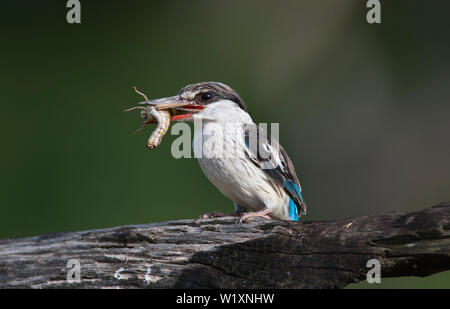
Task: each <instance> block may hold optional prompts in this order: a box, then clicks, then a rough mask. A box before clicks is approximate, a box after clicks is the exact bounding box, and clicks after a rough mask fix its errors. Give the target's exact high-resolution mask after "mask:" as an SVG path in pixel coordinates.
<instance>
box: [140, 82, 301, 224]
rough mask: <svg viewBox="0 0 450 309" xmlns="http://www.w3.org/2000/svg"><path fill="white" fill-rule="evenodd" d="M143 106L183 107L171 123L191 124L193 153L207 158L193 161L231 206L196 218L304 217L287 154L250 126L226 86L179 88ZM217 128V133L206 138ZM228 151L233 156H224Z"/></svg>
mask: <svg viewBox="0 0 450 309" xmlns="http://www.w3.org/2000/svg"><path fill="white" fill-rule="evenodd" d="M146 103H148V104H153V105H157V104H168V105H171V104H172V106H183V108H184V110H185V112H182V113H179V114H175V115H173V116H172V120H173V121H193V122H194V124H195V125H194V138H193V142H192V146H193V149H194V153H195V152H196V149H200V151H203V152H204V151H205V149H207V150H208V151H209V153H208V155H206V154H205V155H202V152H200V155H198V151H197V153H196V155H195V157H196V158H197V159H198V162H199V165H200V167H201V169H202V171H203V173H204V174H205V175H206V177H207V178H208V179H209V180H210V182H211V183H212V184H214V185H215V186H216V187H217V188H218V189H219V191H220V192H222V193H223V194H224V195H225V196H226V197H228V198H229V199H231V200H232V201H233V204H234V211H233V212H231V213H222V212H212V213H205V214H202V215H201V216H200V218H203V219H206V218H213V217H221V216H235V217H238V219H237V221H236V223H243V222H245V221H246V220H247V219H249V218H251V217H263V218H268V219H269V218H272V219H279V220H290V221H298V220H299V218H300V217H301V216H302V215H304V214H306V203H305V201H304V199H303V193H302V188H301V186H300V182H299V179H298V177H297V174H296V172H295V168H294V165H293V163H292V161H291V159H290V158H289V156H288V154H287V152H286V151H285V149H284V148H283V147H282V146H281V145H280V144H279V143H278V141H276V140H275V139H274V138H271V137H270V135H269V134H268V132H267V131H266V130H265V129H264V128H262V127H261V126H259V125H257V124H255V123H254V122H253V120H252V118H251V116H250V114H249V113H248V110H247V105H246V104H245V103H244V101H243V99H242V98H241V97H240V96H239V94H238V93H237V92H236V91H234V90H233V89H232V88H231V87H229V86H228V85H226V84H224V83H221V82H212V81H210V82H199V83H194V84H190V85H187V86H185V87H183V88H182V89H181V90H180V91H179V93H178V94H177V95H175V96H171V97H167V98H161V99H156V100H149V101H148V102H146ZM197 124H199V125H197ZM217 128H219V129H220V131H221V132H220V134H211V132H216V133H217V131H218V129H217ZM211 145H216V146H217V147H216V146H214V147H212V146H211ZM220 145H226V146H230V145H232V146H233V147H219V146H220ZM228 148H232V149H233V151H235V153H234V155H231V154H230V153H227V152H228ZM236 153H237V154H239V155H236Z"/></svg>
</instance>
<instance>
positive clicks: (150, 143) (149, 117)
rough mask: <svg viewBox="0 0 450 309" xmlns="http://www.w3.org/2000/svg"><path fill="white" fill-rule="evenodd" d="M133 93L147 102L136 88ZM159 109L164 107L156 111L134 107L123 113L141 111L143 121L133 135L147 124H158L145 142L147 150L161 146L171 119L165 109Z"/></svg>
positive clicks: (145, 97)
mask: <svg viewBox="0 0 450 309" xmlns="http://www.w3.org/2000/svg"><path fill="white" fill-rule="evenodd" d="M134 91H136V93H138V94H140V95H141V96H143V97H144V99H145V102H148V101H149V100H148V98H147V96H146V95H145V94H143V93H142V92H140V91H138V90H137V89H136V87H134ZM161 107H162V108H164V106H158V109H157V107H155V106H135V107H132V108H129V109H126V110H125V112H129V111H132V110H140V111H141V118H142V119H143V121H142V127H140V128H139V129H137V130H136V131H134V132H133V134H136V133H138V132H139V131H141V130H142V129H144V128H145V127H146V126H147V124H149V123H157V124H158V125H157V126H156V129H155V130H154V131H153V132H152V134H151V135H150V137H149V138H148V140H147V148H148V149H154V148H156V147H158V146H159V144H161V141H162V138H163V137H164V135H165V134H166V133H167V131H168V130H169V126H170V118H171V114H170V111H169V110H167V109H161Z"/></svg>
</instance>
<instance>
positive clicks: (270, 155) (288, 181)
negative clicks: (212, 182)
mask: <svg viewBox="0 0 450 309" xmlns="http://www.w3.org/2000/svg"><path fill="white" fill-rule="evenodd" d="M243 130H244V142H245V146H246V149H245V153H246V155H247V157H248V158H250V160H251V161H252V162H253V163H254V164H255V165H256V166H258V167H259V168H261V169H262V170H263V171H264V172H265V173H267V174H268V175H269V176H270V177H271V178H272V179H273V180H274V181H275V182H277V183H278V184H280V185H281V186H282V187H283V188H284V190H285V192H286V193H287V194H288V195H289V196H290V197H291V199H292V200H293V201H294V203H295V205H296V206H297V211H298V215H301V214H306V204H305V202H304V200H303V195H302V188H301V186H300V182H299V180H298V177H297V174H296V173H295V169H294V165H293V164H292V161H291V159H290V158H289V156H288V155H287V153H286V151H285V150H284V148H283V147H282V146H281V145H280V144H279V143H278V142H277V141H276V140H275V139H274V138H271V137H270V135H269V133H268V132H267V131H266V130H264V129H263V128H261V127H259V126H258V125H256V124H245V125H244V127H243Z"/></svg>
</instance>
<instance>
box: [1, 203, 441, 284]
mask: <svg viewBox="0 0 450 309" xmlns="http://www.w3.org/2000/svg"><path fill="white" fill-rule="evenodd" d="M449 218H450V203H448V202H447V203H442V204H440V205H437V206H434V207H432V208H429V209H426V210H423V211H419V212H412V213H408V214H401V213H390V214H382V215H377V216H363V217H357V218H351V219H339V220H331V221H302V222H299V223H296V222H287V221H274V220H266V219H254V220H250V222H249V223H244V224H242V225H239V226H235V224H234V222H235V218H230V217H227V218H217V219H207V220H181V221H171V222H164V223H153V224H145V225H136V226H124V227H116V228H111V229H103V230H93V231H84V232H68V233H56V234H46V235H41V236H37V237H30V238H24V239H9V240H1V241H0V288H117V287H119V288H171V287H178V288H342V287H344V286H345V285H347V284H349V283H353V282H358V281H360V280H365V279H366V273H367V271H368V270H369V269H368V268H367V266H366V264H367V261H368V260H369V259H378V260H379V261H380V262H381V272H382V277H383V278H385V277H397V276H427V275H430V274H433V273H436V272H440V271H445V270H449V269H450V232H449V228H450V220H449ZM70 259H79V261H80V265H81V282H80V283H69V282H68V281H67V280H66V278H67V273H68V271H69V270H70V268H68V267H67V262H68V260H70Z"/></svg>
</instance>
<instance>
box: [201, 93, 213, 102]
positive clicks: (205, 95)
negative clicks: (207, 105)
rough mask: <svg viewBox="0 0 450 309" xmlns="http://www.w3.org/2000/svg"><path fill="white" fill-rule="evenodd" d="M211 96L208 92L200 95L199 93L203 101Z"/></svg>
mask: <svg viewBox="0 0 450 309" xmlns="http://www.w3.org/2000/svg"><path fill="white" fill-rule="evenodd" d="M212 97H213V95H212V93H210V92H205V93H202V95H201V99H202V101H203V102H207V101H209V100H211V99H212Z"/></svg>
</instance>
